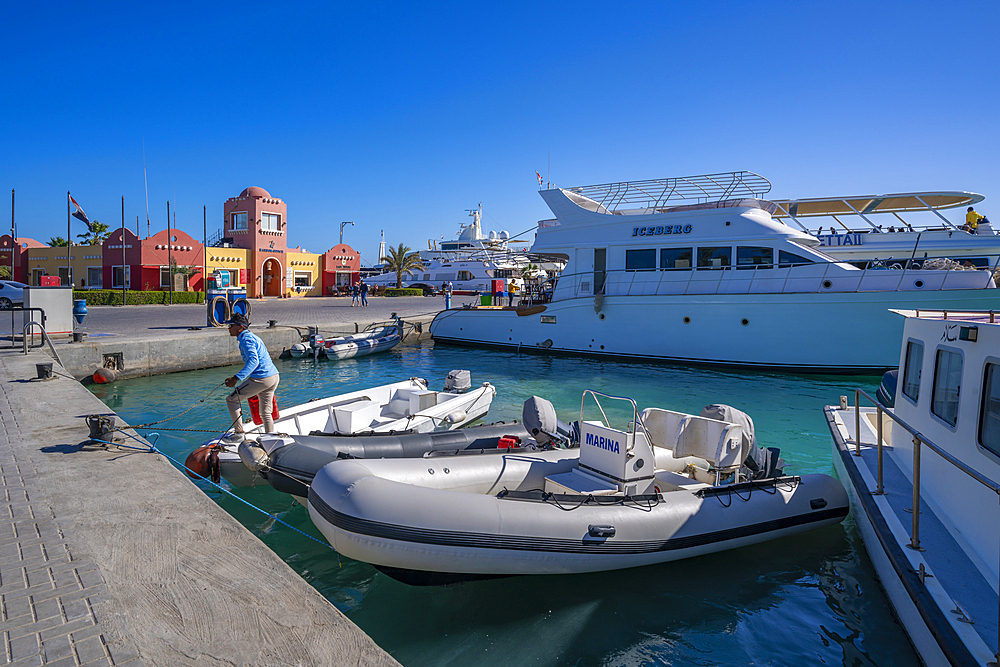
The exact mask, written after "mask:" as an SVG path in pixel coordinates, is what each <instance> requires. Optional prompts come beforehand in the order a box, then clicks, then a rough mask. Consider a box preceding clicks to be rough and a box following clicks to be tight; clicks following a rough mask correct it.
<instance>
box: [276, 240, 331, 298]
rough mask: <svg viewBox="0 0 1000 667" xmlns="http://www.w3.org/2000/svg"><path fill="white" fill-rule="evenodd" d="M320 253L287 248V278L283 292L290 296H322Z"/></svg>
mask: <svg viewBox="0 0 1000 667" xmlns="http://www.w3.org/2000/svg"><path fill="white" fill-rule="evenodd" d="M320 257H321V256H320V255H317V254H316V253H312V252H306V251H304V250H302V249H300V248H296V249H294V250H291V249H290V250H289V251H288V255H287V257H286V262H287V264H286V270H287V272H288V278H287V279H286V281H285V294H289V295H291V296H323V293H322V292H323V268H322V266H321V265H320Z"/></svg>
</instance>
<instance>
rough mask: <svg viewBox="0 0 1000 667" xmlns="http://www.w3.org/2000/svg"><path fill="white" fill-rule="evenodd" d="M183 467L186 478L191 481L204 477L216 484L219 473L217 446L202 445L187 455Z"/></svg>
mask: <svg viewBox="0 0 1000 667" xmlns="http://www.w3.org/2000/svg"><path fill="white" fill-rule="evenodd" d="M184 467H185V468H187V474H188V477H190V478H191V479H201V477H206V478H208V479H210V480H212V481H213V482H215V483H216V484H218V483H219V480H220V473H221V469H220V467H219V446H218V445H202V446H201V447H199V448H198V449H196V450H194V451H193V452H191V453H190V454H188V457H187V458H186V459H185V460H184Z"/></svg>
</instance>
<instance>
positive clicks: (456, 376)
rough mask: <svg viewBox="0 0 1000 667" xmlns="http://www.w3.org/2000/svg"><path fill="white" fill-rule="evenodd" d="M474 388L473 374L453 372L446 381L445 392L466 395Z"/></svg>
mask: <svg viewBox="0 0 1000 667" xmlns="http://www.w3.org/2000/svg"><path fill="white" fill-rule="evenodd" d="M471 388H472V373H470V372H469V371H452V372H450V373H448V377H446V378H445V380H444V390H445V391H447V392H448V393H451V394H464V393H465V392H467V391H469V389H471Z"/></svg>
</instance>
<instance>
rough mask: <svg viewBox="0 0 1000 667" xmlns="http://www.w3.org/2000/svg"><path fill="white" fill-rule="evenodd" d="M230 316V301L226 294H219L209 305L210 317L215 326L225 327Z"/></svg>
mask: <svg viewBox="0 0 1000 667" xmlns="http://www.w3.org/2000/svg"><path fill="white" fill-rule="evenodd" d="M229 317H230V312H229V302H228V301H227V300H226V297H224V296H217V297H215V298H214V299H212V302H211V303H210V304H209V306H208V319H209V323H210V324H211V325H212V326H213V327H224V326H226V321H227V320H228V319H229Z"/></svg>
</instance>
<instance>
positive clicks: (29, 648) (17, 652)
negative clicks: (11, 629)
mask: <svg viewBox="0 0 1000 667" xmlns="http://www.w3.org/2000/svg"><path fill="white" fill-rule="evenodd" d="M39 650H40V647H39V646H38V635H35V634H30V635H25V636H23V637H18V638H17V639H11V640H10V657H11V660H20V659H21V658H27V657H28V656H32V655H37V654H38V653H39Z"/></svg>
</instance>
